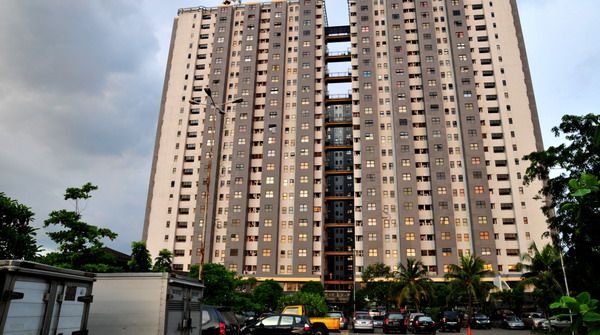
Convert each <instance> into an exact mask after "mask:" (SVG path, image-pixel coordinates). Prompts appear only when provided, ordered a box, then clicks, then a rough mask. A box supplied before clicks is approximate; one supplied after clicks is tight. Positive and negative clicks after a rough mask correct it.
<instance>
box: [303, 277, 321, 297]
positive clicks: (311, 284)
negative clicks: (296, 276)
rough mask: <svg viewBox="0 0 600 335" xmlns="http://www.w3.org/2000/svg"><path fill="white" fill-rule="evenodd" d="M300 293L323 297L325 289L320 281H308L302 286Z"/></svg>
mask: <svg viewBox="0 0 600 335" xmlns="http://www.w3.org/2000/svg"><path fill="white" fill-rule="evenodd" d="M300 292H304V293H314V294H320V295H323V294H325V287H324V286H323V284H322V283H321V282H320V281H314V280H310V281H307V282H306V283H304V284H303V285H302V287H301V288H300Z"/></svg>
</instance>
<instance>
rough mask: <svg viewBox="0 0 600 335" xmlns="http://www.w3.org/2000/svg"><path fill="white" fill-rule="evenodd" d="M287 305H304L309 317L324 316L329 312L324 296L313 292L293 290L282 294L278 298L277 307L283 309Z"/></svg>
mask: <svg viewBox="0 0 600 335" xmlns="http://www.w3.org/2000/svg"><path fill="white" fill-rule="evenodd" d="M289 305H304V306H306V315H307V316H309V317H313V316H317V317H318V316H325V315H327V313H328V312H329V308H328V307H327V302H326V301H325V297H324V296H322V295H318V294H315V293H304V292H295V293H293V294H290V295H284V296H283V297H281V299H279V303H278V309H279V310H283V308H284V307H285V306H289Z"/></svg>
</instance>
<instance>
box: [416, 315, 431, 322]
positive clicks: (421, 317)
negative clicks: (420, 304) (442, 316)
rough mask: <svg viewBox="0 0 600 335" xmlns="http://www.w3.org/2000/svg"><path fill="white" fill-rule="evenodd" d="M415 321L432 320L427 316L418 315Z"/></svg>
mask: <svg viewBox="0 0 600 335" xmlns="http://www.w3.org/2000/svg"><path fill="white" fill-rule="evenodd" d="M417 321H433V320H432V319H431V317H429V316H420V317H419V318H418V319H417Z"/></svg>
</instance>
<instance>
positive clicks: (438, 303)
mask: <svg viewBox="0 0 600 335" xmlns="http://www.w3.org/2000/svg"><path fill="white" fill-rule="evenodd" d="M432 292H433V295H432V298H431V301H430V303H429V306H430V307H438V308H442V307H445V306H447V305H448V300H447V299H448V296H449V295H450V291H449V289H448V284H447V283H433V285H432Z"/></svg>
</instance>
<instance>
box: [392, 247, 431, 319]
mask: <svg viewBox="0 0 600 335" xmlns="http://www.w3.org/2000/svg"><path fill="white" fill-rule="evenodd" d="M394 279H395V283H394V284H393V288H392V296H393V297H394V298H395V299H396V301H397V303H398V306H401V305H402V304H403V303H405V302H406V301H410V302H412V303H414V305H415V308H416V309H417V312H420V311H421V306H422V303H423V302H424V301H427V300H431V298H432V296H433V286H432V284H433V282H432V281H431V279H429V276H428V275H427V270H425V267H424V266H423V262H421V261H420V260H416V259H414V258H408V259H406V265H404V264H402V263H400V264H398V271H397V272H396V273H395V277H394Z"/></svg>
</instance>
